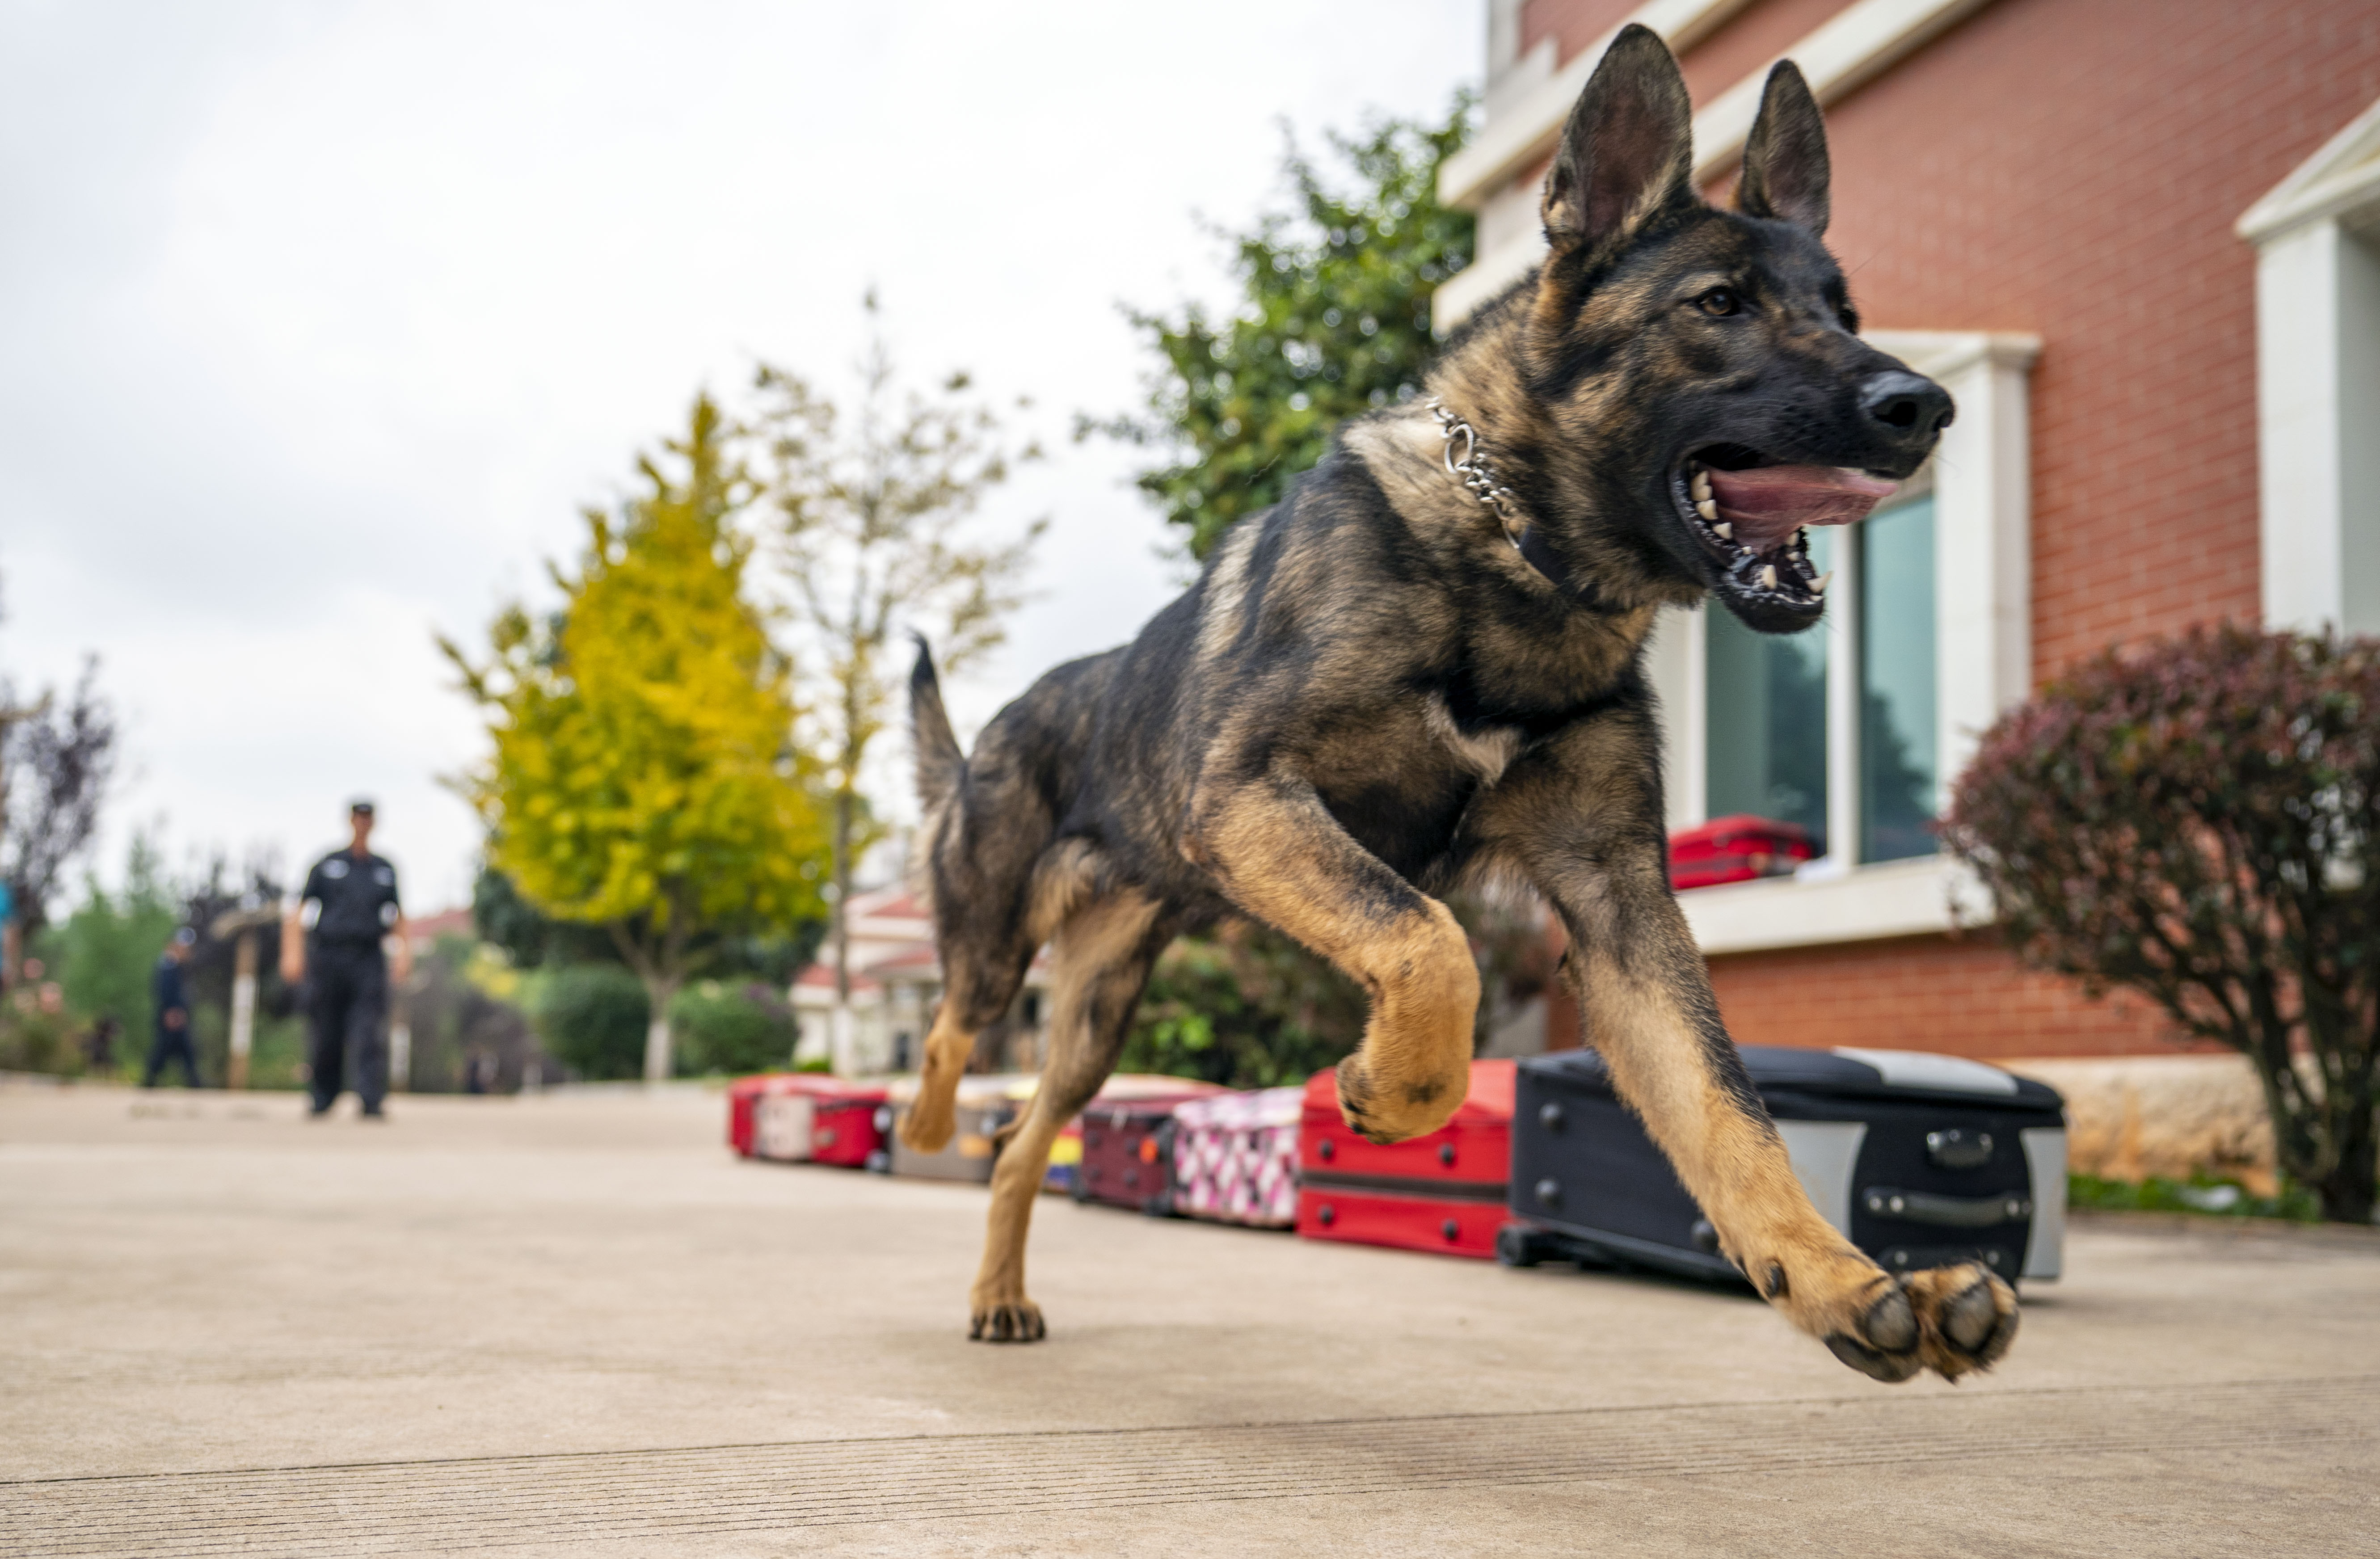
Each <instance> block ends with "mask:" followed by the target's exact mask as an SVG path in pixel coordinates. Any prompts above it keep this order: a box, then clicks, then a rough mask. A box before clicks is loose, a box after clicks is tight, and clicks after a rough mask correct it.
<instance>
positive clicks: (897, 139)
mask: <svg viewBox="0 0 2380 1559" xmlns="http://www.w3.org/2000/svg"><path fill="white" fill-rule="evenodd" d="M1483 47H1484V24H1483V20H1482V6H1481V4H1480V0H1344V3H1342V4H1335V5H1321V4H1299V3H1294V0H1265V3H1261V4H1241V3H1214V0H1208V3H1202V4H1198V5H1186V6H1166V5H1113V4H1109V5H1080V6H1063V5H1010V6H990V5H983V4H972V5H965V4H926V3H916V4H883V5H870V6H854V5H842V6H823V5H798V4H778V5H765V4H707V5H706V4H686V3H679V4H674V5H668V6H662V5H619V4H589V3H580V4H573V5H569V6H563V5H528V4H520V5H503V4H489V3H486V0H481V3H479V4H472V5H454V4H434V3H431V0H405V3H402V4H352V5H348V4H334V3H327V0H324V3H316V4H305V5H297V4H285V5H273V4H237V3H234V0H208V3H207V4H205V5H199V6H191V5H181V4H169V3H164V0H160V3H157V4H152V5H145V6H137V5H125V4H94V3H91V0H75V3H68V0H55V3H39V0H35V3H28V0H0V211H5V213H6V219H5V221H4V222H0V609H5V613H6V615H5V618H0V668H5V669H6V671H7V672H8V673H10V674H12V675H14V676H16V677H17V678H18V681H19V683H20V685H22V684H26V683H31V684H35V685H38V684H40V683H43V682H49V683H63V682H66V681H68V680H70V679H71V678H72V676H74V674H75V671H76V668H77V666H78V665H79V662H80V660H81V658H82V657H83V655H85V654H86V653H87V652H96V653H97V654H98V655H99V657H100V661H101V668H102V673H101V674H102V678H103V686H104V688H105V689H106V691H107V693H108V695H109V696H110V697H111V699H112V700H114V701H115V705H116V707H117V709H118V711H119V713H121V715H122V716H123V723H124V729H125V738H126V739H125V758H126V766H125V777H124V779H123V781H122V782H121V783H120V784H119V786H117V789H116V792H115V796H114V797H113V799H112V805H111V807H110V809H109V829H108V836H107V839H106V841H105V842H104V844H103V859H102V864H103V866H104V867H105V868H106V869H107V871H108V873H109V874H110V875H111V876H112V875H114V873H115V869H116V864H117V862H118V861H119V860H120V858H121V855H122V851H123V849H124V846H125V842H126V839H127V837H128V832H129V830H130V829H131V828H132V827H133V826H135V825H136V824H141V825H156V824H159V823H162V833H163V836H164V841H165V843H166V846H167V848H168V853H169V856H170V857H171V858H172V859H175V860H176V861H177V862H178V861H180V860H182V859H186V858H187V856H188V853H189V852H191V851H193V850H199V849H203V848H206V847H210V846H222V847H224V848H226V849H228V850H230V851H232V852H233V853H234V854H235V855H237V854H239V853H241V852H243V851H245V850H246V849H248V848H249V847H251V846H272V847H277V848H278V850H279V851H280V853H281V857H282V859H283V862H284V864H285V867H295V866H296V865H297V864H298V863H299V862H300V861H301V860H302V859H305V858H307V857H309V856H310V855H311V854H313V853H314V852H316V851H319V850H321V849H322V848H325V847H327V846H330V845H332V844H334V843H335V841H336V840H337V838H338V836H339V834H340V833H341V822H340V814H341V810H342V805H343V802H344V800H345V798H346V797H347V796H348V795H350V794H351V793H355V792H359V791H361V792H370V793H371V794H373V795H375V796H377V797H378V798H380V799H381V804H382V819H383V824H382V829H381V836H380V841H379V842H380V844H381V845H382V846H383V849H384V851H385V853H387V854H390V855H391V856H393V857H394V858H395V859H396V860H397V862H398V864H399V866H400V867H401V868H403V869H404V870H405V871H406V872H407V885H408V892H407V898H408V901H409V907H411V908H413V909H414V910H415V911H416V912H417V913H418V912H420V911H423V910H427V909H430V908H432V907H438V906H440V905H443V904H447V903H452V902H456V901H458V900H459V899H461V898H462V897H464V896H465V895H468V883H469V873H470V869H471V861H472V858H473V855H474V852H475V849H476V846H477V842H478V839H477V828H476V825H475V824H474V822H473V820H472V818H471V816H470V814H469V812H468V810H467V809H466V808H465V807H464V806H463V804H462V803H461V801H459V800H458V799H456V798H455V797H453V796H452V795H451V794H450V793H448V792H446V791H445V790H444V789H443V788H442V787H441V786H440V785H439V783H438V776H440V775H441V774H443V773H453V772H455V771H456V770H457V769H459V768H461V767H462V766H464V765H465V764H467V763H468V762H469V761H471V760H472V759H473V757H474V756H475V754H476V753H477V752H478V750H479V749H480V741H481V737H480V732H479V729H478V727H477V725H475V722H474V718H473V714H472V712H471V711H470V709H469V708H468V706H467V705H466V704H465V703H464V702H463V700H461V699H460V698H459V697H457V696H456V695H455V692H454V691H453V689H452V686H451V684H452V678H451V676H450V675H449V674H448V672H447V671H446V669H445V668H444V666H443V663H442V662H441V661H440V660H439V658H438V657H437V654H436V652H435V651H434V649H433V647H432V635H433V633H435V632H439V631H443V632H447V633H450V634H455V635H457V636H460V637H464V638H466V639H471V638H473V637H474V636H477V635H478V634H479V633H480V631H481V630H482V628H483V627H484V625H485V623H486V621H487V619H488V618H489V616H490V615H491V614H492V611H493V609H494V608H495V606H496V605H497V604H498V603H499V602H501V601H502V600H504V599H505V598H507V597H509V596H514V595H517V594H521V593H523V592H534V591H536V590H537V589H538V588H539V587H540V580H541V578H542V561H543V560H544V559H546V558H548V557H553V556H559V555H566V554H568V553H569V552H570V551H571V550H572V549H573V547H574V545H575V527H576V525H577V521H576V518H575V517H576V514H577V508H578V506H579V505H581V504H584V503H588V502H608V501H610V500H612V499H613V498H614V497H616V496H617V495H618V494H619V493H621V492H622V491H623V490H624V488H625V484H626V480H627V476H628V473H629V470H630V464H629V462H630V458H631V457H632V455H633V453H634V452H635V450H637V448H638V447H639V446H640V445H648V444H650V442H651V441H653V440H654V439H655V438H656V437H657V436H659V435H660V434H661V433H662V432H665V431H666V430H668V429H670V428H671V427H673V426H674V425H675V423H676V421H677V420H678V419H679V418H680V417H682V415H683V413H684V410H685V407H686V401H687V399H688V398H689V397H690V396H691V395H692V394H693V393H694V391H695V390H696V389H697V388H698V387H699V386H703V385H709V386H711V387H713V388H716V389H719V390H722V391H727V392H734V391H736V390H739V389H740V388H741V387H742V385H743V384H744V382H745V381H746V379H747V375H748V373H749V371H750V367H751V364H752V362H753V360H754V359H755V358H759V357H765V358H767V359H771V360H772V361H776V362H780V363H783V364H784V365H785V366H787V367H790V368H793V369H795V370H796V371H803V372H805V373H807V374H809V375H811V376H812V377H814V378H815V379H817V380H820V381H822V382H825V383H827V384H831V385H835V386H837V387H839V386H840V383H841V382H842V380H843V379H844V375H845V374H846V373H847V371H848V365H849V363H850V361H851V359H853V357H854V356H855V355H856V349H857V347H858V344H859V339H860V324H859V309H858V306H857V305H858V300H859V298H860V296H861V294H862V292H863V291H864V290H865V289H866V288H867V287H868V286H870V285H871V284H872V285H875V286H878V287H879V289H880V292H881V295H882V298H883V302H884V306H885V310H886V316H887V320H888V323H889V324H890V327H891V335H892V338H893V342H894V345H895V347H896V350H897V352H898V354H899V356H900V357H901V359H903V360H904V361H905V363H906V364H907V365H908V366H909V367H910V368H912V369H913V370H915V371H917V372H919V373H921V374H924V373H940V372H941V371H946V370H948V369H950V368H953V367H961V366H964V367H967V368H970V369H972V370H973V371H974V372H975V373H976V375H977V380H978V382H979V384H981V385H982V386H983V387H984V388H985V389H986V390H987V391H988V392H990V393H996V394H999V395H1002V396H1008V395H1014V394H1024V395H1029V396H1032V397H1034V399H1035V401H1036V402H1037V403H1038V411H1037V412H1036V414H1035V416H1036V419H1037V422H1038V425H1037V426H1036V427H1035V428H1034V429H1033V431H1035V432H1038V433H1039V434H1040V435H1041V436H1042V438H1043V440H1044V442H1045V443H1046V444H1048V445H1050V448H1051V450H1052V453H1053V456H1054V458H1053V459H1052V460H1051V461H1050V463H1049V464H1047V465H1045V466H1043V467H1040V468H1038V469H1034V470H1032V471H1031V473H1030V474H1029V475H1028V476H1027V477H1026V478H1025V479H1024V480H1020V481H1016V482H1014V483H1013V484H1012V485H1011V486H1010V488H1008V489H1007V490H1005V491H1004V492H1003V493H1002V494H1001V495H1000V496H999V497H998V499H997V501H996V502H995V503H994V504H993V505H990V514H989V515H988V518H987V524H988V525H990V527H991V528H993V529H995V530H997V529H1000V528H1002V527H1013V526H1015V525H1018V524H1021V523H1022V522H1023V521H1024V520H1025V519H1026V518H1029V517H1031V516H1034V515H1038V514H1048V515H1050V517H1051V518H1052V519H1053V520H1054V522H1055V523H1054V525H1053V527H1052V529H1051V531H1050V536H1049V539H1048V541H1047V542H1046V543H1045V546H1044V550H1043V552H1042V554H1041V556H1040V560H1039V563H1038V568H1037V570H1036V576H1035V579H1034V584H1035V585H1036V587H1037V588H1038V590H1039V591H1042V592H1043V593H1042V594H1041V596H1040V599H1039V600H1038V601H1037V602H1036V603H1034V604H1033V605H1032V606H1030V607H1028V608H1027V609H1026V612H1025V614H1024V615H1023V616H1022V617H1021V618H1020V620H1019V621H1018V622H1017V623H1016V625H1015V630H1014V639H1013V642H1012V644H1011V646H1010V648H1009V649H1008V650H1007V651H1006V652H1004V653H1003V654H1002V656H1001V657H1000V659H999V660H998V661H997V662H996V663H994V664H990V665H989V666H987V667H986V668H985V669H984V671H983V672H982V673H980V674H979V675H977V676H974V677H973V678H971V679H970V680H969V681H968V682H967V683H966V684H965V685H964V686H962V687H960V688H956V689H955V690H954V700H953V701H954V703H955V704H956V706H957V709H956V713H958V716H959V718H960V722H961V725H962V726H963V727H964V729H963V731H962V735H963V736H965V735H971V734H972V731H973V729H974V727H975V725H977V724H979V723H980V722H981V721H982V720H983V719H984V718H986V717H987V716H988V715H989V714H990V713H991V712H992V711H993V710H994V709H996V708H997V707H998V706H999V704H1000V703H1001V702H1002V701H1003V700H1006V699H1007V698H1009V697H1011V696H1013V695H1014V693H1015V692H1016V691H1018V690H1019V689H1021V688H1023V687H1024V685H1025V684H1026V682H1028V681H1029V680H1031V678H1032V676H1035V675H1036V674H1038V671H1039V670H1040V669H1042V668H1043V667H1045V666H1047V665H1049V664H1052V663H1054V662H1056V661H1058V660H1062V659H1063V658H1065V657H1067V656H1070V655H1075V654H1079V653H1083V652H1087V651H1091V650H1096V649H1100V648H1104V647H1105V646H1107V645H1109V644H1112V643H1115V642H1119V641H1121V640H1122V639H1126V638H1129V637H1130V635H1131V634H1132V632H1133V631H1134V629H1135V627H1137V626H1138V624H1139V623H1140V622H1141V621H1142V620H1143V619H1144V618H1145V617H1146V616H1147V615H1148V614H1149V613H1150V612H1151V611H1152V610H1154V609H1155V608H1156V607H1157V606H1158V605H1160V604H1161V603H1162V602H1163V601H1164V600H1165V598H1166V597H1167V596H1168V595H1169V594H1170V593H1171V591H1172V588H1173V579H1174V574H1175V568H1174V566H1172V565H1169V564H1168V563H1166V562H1165V561H1163V560H1162V559H1160V557H1159V555H1158V551H1159V549H1160V546H1161V545H1162V544H1163V543H1164V541H1165V538H1164V536H1163V535H1162V534H1161V532H1162V531H1163V527H1162V526H1160V524H1159V522H1158V521H1157V519H1156V518H1155V517H1154V515H1153V514H1152V513H1151V512H1150V511H1149V510H1148V509H1147V507H1145V506H1144V505H1143V504H1142V503H1141V501H1140V500H1139V498H1138V497H1137V495H1136V494H1135V493H1132V492H1131V491H1130V490H1129V488H1128V487H1127V486H1126V485H1125V479H1126V477H1127V475H1128V473H1129V470H1130V469H1131V467H1132V463H1133V456H1132V453H1131V452H1130V451H1125V450H1120V449H1117V448H1114V447H1111V446H1104V445H1073V444H1071V443H1069V442H1068V441H1067V439H1066V438H1065V436H1064V435H1065V430H1066V427H1067V425H1068V423H1069V422H1070V420H1071V419H1072V417H1073V414H1074V413H1075V412H1076V411H1078V410H1087V411H1091V412H1094V413H1099V414H1106V413H1110V412H1112V411H1114V410H1116V409H1119V408H1123V407H1126V406H1129V405H1130V404H1132V403H1133V402H1134V400H1135V396H1137V394H1138V391H1139V384H1140V381H1141V376H1142V374H1143V372H1144V371H1145V370H1146V366H1147V359H1146V358H1145V356H1144V352H1143V348H1142V347H1140V345H1139V344H1138V343H1137V342H1136V341H1135V338H1134V337H1133V335H1131V333H1130V331H1129V330H1128V328H1127V327H1126V326H1125V324H1124V323H1123V321H1122V320H1121V318H1120V317H1119V315H1118V313H1117V310H1116V305H1117V303H1118V301H1119V300H1128V301H1131V302H1135V303H1139V304H1144V305H1157V306H1171V305H1172V304H1173V303H1175V302H1176V301H1178V300H1179V299H1181V298H1184V297H1188V296H1202V297H1206V298H1221V297H1223V296H1225V295H1226V287H1227V282H1226V278H1225V273H1224V271H1223V269H1222V256H1221V254H1220V252H1219V250H1218V247H1217V245H1216V244H1215V243H1214V242H1213V241H1212V240H1211V239H1210V238H1208V237H1206V236H1205V235H1204V234H1203V233H1202V231H1201V230H1200V227H1199V224H1198V218H1199V217H1200V216H1201V215H1202V214H1203V215H1205V216H1208V217H1211V218H1214V219H1217V220H1220V221H1222V222H1225V223H1227V224H1234V225H1236V224H1238V223H1241V222H1244V221H1245V219H1246V218H1248V217H1249V216H1250V215H1252V214H1253V213H1255V212H1256V211H1257V210H1258V209H1259V208H1260V207H1261V206H1263V205H1264V204H1266V203H1268V202H1269V201H1275V200H1277V199H1278V198H1279V188H1278V184H1277V180H1276V169H1277V166H1278V162H1279V154H1280V150H1281V137H1280V129H1279V124H1280V121H1281V119H1283V118H1284V117H1285V118H1287V119H1289V120H1290V121H1292V122H1293V124H1294V125H1295V126H1296V127H1297V128H1298V129H1299V130H1300V131H1301V132H1303V133H1304V134H1305V137H1306V139H1308V140H1316V139H1318V134H1317V132H1318V131H1319V130H1320V129H1321V128H1325V127H1342V128H1352V127H1354V125H1355V124H1357V123H1358V122H1359V121H1360V120H1361V119H1362V118H1363V117H1365V116H1366V115H1367V114H1368V113H1371V112H1373V111H1385V112H1390V113H1398V114H1407V115H1420V114H1432V113H1437V112H1440V111H1442V109H1443V107H1444V105H1445V104H1446V102H1447V100H1448V98H1449V96H1450V94H1451V92H1452V91H1454V90H1455V88H1456V87H1457V86H1459V85H1461V84H1463V83H1464V82H1467V81H1474V80H1475V79H1476V78H1477V75H1478V72H1479V69H1480V65H1481V57H1482V50H1483Z"/></svg>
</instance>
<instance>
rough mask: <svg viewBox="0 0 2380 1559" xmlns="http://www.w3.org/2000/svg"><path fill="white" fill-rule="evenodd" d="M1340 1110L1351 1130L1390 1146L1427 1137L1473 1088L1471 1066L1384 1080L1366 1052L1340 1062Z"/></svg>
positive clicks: (1368, 1139)
mask: <svg viewBox="0 0 2380 1559" xmlns="http://www.w3.org/2000/svg"><path fill="white" fill-rule="evenodd" d="M1338 1077H1339V1114H1340V1118H1341V1119H1342V1120H1344V1121H1345V1122H1346V1123H1347V1129H1349V1130H1350V1131H1353V1132H1354V1133H1355V1135H1356V1136H1358V1137H1361V1138H1363V1139H1365V1140H1366V1141H1367V1142H1377V1143H1379V1144H1380V1145H1381V1146H1382V1147H1386V1146H1388V1145H1389V1144H1390V1143H1392V1142H1406V1141H1410V1140H1412V1139H1414V1138H1416V1137H1426V1136H1427V1135H1428V1134H1429V1133H1431V1132H1433V1131H1436V1130H1437V1129H1438V1128H1439V1127H1441V1126H1444V1125H1445V1124H1446V1123H1447V1122H1448V1121H1449V1120H1450V1119H1451V1118H1452V1117H1453V1114H1454V1112H1455V1111H1456V1110H1458V1109H1460V1108H1462V1106H1463V1097H1464V1095H1466V1094H1467V1093H1468V1092H1469V1091H1470V1085H1471V1078H1470V1068H1469V1067H1468V1066H1465V1067H1464V1068H1463V1070H1462V1071H1461V1072H1460V1073H1457V1074H1455V1075H1453V1076H1451V1077H1444V1078H1412V1079H1403V1080H1398V1081H1390V1082H1386V1083H1383V1082H1382V1081H1381V1080H1379V1079H1378V1078H1374V1077H1373V1076H1372V1074H1371V1072H1370V1071H1369V1070H1368V1069H1367V1068H1366V1067H1365V1066H1364V1065H1363V1059H1362V1057H1361V1056H1354V1055H1351V1056H1349V1057H1348V1058H1347V1059H1346V1060H1344V1061H1342V1062H1341V1063H1339V1074H1338Z"/></svg>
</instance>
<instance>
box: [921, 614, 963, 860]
mask: <svg viewBox="0 0 2380 1559" xmlns="http://www.w3.org/2000/svg"><path fill="white" fill-rule="evenodd" d="M912 637H913V638H915V639H917V665H916V666H915V667H913V668H912V669H911V670H910V672H909V741H910V748H911V751H912V753H913V755H914V756H915V758H916V761H917V802H918V804H919V805H920V806H922V807H923V808H925V810H926V827H925V834H924V837H925V838H926V839H927V840H928V841H929V846H928V847H929V848H931V841H932V840H933V839H934V838H935V837H937V836H938V835H939V834H941V822H942V818H943V817H944V815H945V814H947V813H948V812H949V811H950V809H951V802H952V800H953V798H956V797H957V795H958V791H959V776H960V775H961V774H963V773H965V772H966V754H965V753H964V752H961V751H960V750H959V739H958V737H955V736H953V735H952V734H951V717H950V713H949V712H948V711H947V710H945V709H943V708H942V683H941V678H940V677H938V676H935V675H934V652H933V651H932V650H931V649H929V648H928V646H927V644H926V636H925V635H924V634H922V633H921V634H915V635H913V636H912Z"/></svg>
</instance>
